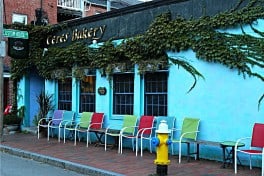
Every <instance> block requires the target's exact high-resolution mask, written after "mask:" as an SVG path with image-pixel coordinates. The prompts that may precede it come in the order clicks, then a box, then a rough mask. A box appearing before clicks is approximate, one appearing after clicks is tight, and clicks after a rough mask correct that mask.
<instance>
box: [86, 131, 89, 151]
mask: <svg viewBox="0 0 264 176" xmlns="http://www.w3.org/2000/svg"><path fill="white" fill-rule="evenodd" d="M88 143H89V132H88V131H87V134H86V147H88Z"/></svg>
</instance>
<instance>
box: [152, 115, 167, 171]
mask: <svg viewBox="0 0 264 176" xmlns="http://www.w3.org/2000/svg"><path fill="white" fill-rule="evenodd" d="M156 133H157V137H155V138H152V144H153V145H155V146H157V151H156V153H157V158H156V159H155V160H154V163H155V164H156V165H157V173H156V174H157V175H159V176H165V175H168V165H169V164H170V160H169V145H170V144H171V140H170V139H169V134H170V133H171V131H170V130H169V129H168V125H167V122H166V121H165V120H162V121H161V123H160V125H159V127H158V130H156Z"/></svg>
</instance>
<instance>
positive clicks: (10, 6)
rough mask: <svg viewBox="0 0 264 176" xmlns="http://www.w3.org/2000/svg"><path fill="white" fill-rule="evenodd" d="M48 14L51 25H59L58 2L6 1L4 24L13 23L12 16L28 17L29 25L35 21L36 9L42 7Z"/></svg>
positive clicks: (34, 0) (35, 0) (39, 0)
mask: <svg viewBox="0 0 264 176" xmlns="http://www.w3.org/2000/svg"><path fill="white" fill-rule="evenodd" d="M41 2H42V9H43V10H44V11H45V12H47V15H48V19H49V23H50V24H56V23H57V0H30V1H29V0H16V1H14V0H5V1H4V7H5V8H4V24H11V23H12V14H13V13H18V14H23V15H27V18H28V24H29V23H30V22H31V21H35V20H36V18H35V9H37V8H40V7H41Z"/></svg>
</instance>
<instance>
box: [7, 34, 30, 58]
mask: <svg viewBox="0 0 264 176" xmlns="http://www.w3.org/2000/svg"><path fill="white" fill-rule="evenodd" d="M28 52H29V45H28V40H27V39H21V38H9V39H8V55H9V56H10V57H12V58H14V59H24V58H27V57H28Z"/></svg>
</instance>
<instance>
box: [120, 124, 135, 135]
mask: <svg viewBox="0 0 264 176" xmlns="http://www.w3.org/2000/svg"><path fill="white" fill-rule="evenodd" d="M137 127H138V126H129V127H124V128H122V129H121V130H120V134H121V135H122V134H123V132H124V131H125V130H126V129H128V128H137Z"/></svg>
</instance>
